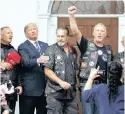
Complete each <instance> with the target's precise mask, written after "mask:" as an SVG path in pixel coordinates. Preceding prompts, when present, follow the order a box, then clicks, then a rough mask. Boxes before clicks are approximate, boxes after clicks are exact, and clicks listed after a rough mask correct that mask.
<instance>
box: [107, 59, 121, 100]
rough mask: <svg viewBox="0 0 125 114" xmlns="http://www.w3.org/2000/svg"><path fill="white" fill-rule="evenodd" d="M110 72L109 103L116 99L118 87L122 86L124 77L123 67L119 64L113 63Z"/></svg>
mask: <svg viewBox="0 0 125 114" xmlns="http://www.w3.org/2000/svg"><path fill="white" fill-rule="evenodd" d="M108 71H109V75H108V87H109V102H112V101H113V100H114V99H115V98H116V95H117V93H118V87H119V86H120V85H121V84H122V83H121V81H120V79H121V77H122V71H123V67H122V65H121V64H120V63H119V62H116V61H113V62H112V63H111V64H110V66H109V68H108Z"/></svg>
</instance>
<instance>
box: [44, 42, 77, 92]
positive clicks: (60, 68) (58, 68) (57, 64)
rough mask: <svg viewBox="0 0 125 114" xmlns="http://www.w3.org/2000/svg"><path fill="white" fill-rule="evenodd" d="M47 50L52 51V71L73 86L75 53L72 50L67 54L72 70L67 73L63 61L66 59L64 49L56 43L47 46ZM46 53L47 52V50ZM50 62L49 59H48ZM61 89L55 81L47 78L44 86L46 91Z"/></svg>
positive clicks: (74, 80)
mask: <svg viewBox="0 0 125 114" xmlns="http://www.w3.org/2000/svg"><path fill="white" fill-rule="evenodd" d="M49 48H50V49H49V51H51V52H53V57H54V58H53V59H52V60H53V61H54V65H53V68H52V70H53V71H54V73H55V74H56V75H57V76H58V77H59V78H60V79H62V80H64V81H66V82H68V83H70V84H71V85H72V86H75V84H76V61H77V60H76V59H77V58H76V53H74V52H72V53H70V54H69V55H68V59H70V61H71V64H68V65H71V66H72V68H73V69H72V71H69V72H68V74H67V73H66V68H67V63H65V60H66V59H67V57H66V56H67V55H66V53H65V52H64V50H63V49H62V48H61V47H59V46H58V45H57V44H54V45H52V46H51V47H49ZM73 49H74V48H73ZM47 53H48V52H47ZM45 55H46V53H45ZM50 63H51V59H50ZM60 89H62V88H61V87H60V86H59V85H58V84H57V83H55V82H54V81H51V80H49V79H48V81H47V86H46V93H51V92H55V91H58V90H60Z"/></svg>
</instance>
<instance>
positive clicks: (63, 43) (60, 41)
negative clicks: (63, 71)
mask: <svg viewBox="0 0 125 114" xmlns="http://www.w3.org/2000/svg"><path fill="white" fill-rule="evenodd" d="M57 44H58V45H59V46H61V47H63V46H64V45H65V44H66V42H64V41H63V40H59V41H57Z"/></svg>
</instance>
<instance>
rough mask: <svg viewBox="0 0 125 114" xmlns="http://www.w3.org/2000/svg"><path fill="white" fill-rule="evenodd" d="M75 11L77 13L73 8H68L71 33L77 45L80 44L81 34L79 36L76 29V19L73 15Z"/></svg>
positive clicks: (78, 31)
mask: <svg viewBox="0 0 125 114" xmlns="http://www.w3.org/2000/svg"><path fill="white" fill-rule="evenodd" d="M76 11H77V8H76V7H75V6H71V7H70V8H68V12H69V22H70V28H71V31H72V33H73V35H75V38H76V40H77V42H78V44H80V42H81V38H82V34H81V32H80V30H79V29H78V26H77V23H76V19H75V17H74V14H75V12H76Z"/></svg>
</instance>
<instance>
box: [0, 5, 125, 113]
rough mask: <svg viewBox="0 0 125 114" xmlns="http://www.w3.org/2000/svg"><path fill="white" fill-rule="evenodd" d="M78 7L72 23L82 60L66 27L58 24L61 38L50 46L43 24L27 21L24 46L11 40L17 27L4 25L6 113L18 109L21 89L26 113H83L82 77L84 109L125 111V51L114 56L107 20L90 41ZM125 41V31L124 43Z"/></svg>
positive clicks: (3, 109) (2, 71)
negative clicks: (79, 23)
mask: <svg viewBox="0 0 125 114" xmlns="http://www.w3.org/2000/svg"><path fill="white" fill-rule="evenodd" d="M76 12H77V8H76V7H75V6H71V7H69V8H68V13H69V23H70V28H71V31H72V33H73V35H74V37H75V38H76V41H77V45H78V47H79V50H80V52H81V57H80V60H79V62H80V65H78V63H77V57H78V54H77V51H76V49H75V48H74V47H73V46H70V44H69V43H68V36H69V30H68V28H66V27H60V28H57V30H56V43H55V44H53V45H51V46H48V44H47V43H44V42H42V41H39V40H38V32H39V31H38V27H37V25H36V24H35V23H28V24H27V25H26V26H25V27H24V34H25V36H26V38H27V39H26V41H25V42H23V43H21V44H20V45H19V47H18V50H15V49H14V47H13V46H12V45H11V42H12V38H13V32H12V30H11V28H10V27H8V26H4V27H2V28H1V30H0V31H1V41H0V44H1V61H0V74H1V77H0V78H1V85H0V91H1V93H2V95H1V102H0V107H1V114H15V106H16V101H17V96H18V95H19V113H20V114H34V111H35V110H36V114H78V110H79V106H78V102H77V97H76V84H77V79H78V80H79V82H80V87H79V90H80V93H81V94H80V96H79V97H80V100H81V104H82V114H124V86H123V84H124V81H123V80H124V77H123V76H124V72H123V69H124V51H123V52H121V53H118V54H117V55H115V56H113V53H112V47H111V46H110V45H104V40H105V38H106V35H107V30H106V27H105V25H104V24H103V23H98V24H96V25H95V27H94V30H93V33H92V34H93V41H88V40H87V38H85V37H84V36H83V35H82V33H81V32H80V30H79V29H78V26H77V22H76V20H75V16H74V14H75V13H76ZM124 42H125V37H123V39H122V45H123V46H124ZM77 71H79V73H78V77H77V75H76V74H77V73H76V72H77ZM100 91H101V92H100ZM101 93H102V94H101ZM102 95H103V97H105V96H106V97H105V98H103V97H102ZM104 101H105V104H104V105H106V108H105V106H103V103H104ZM100 105H101V106H100ZM112 110H113V112H112Z"/></svg>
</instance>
